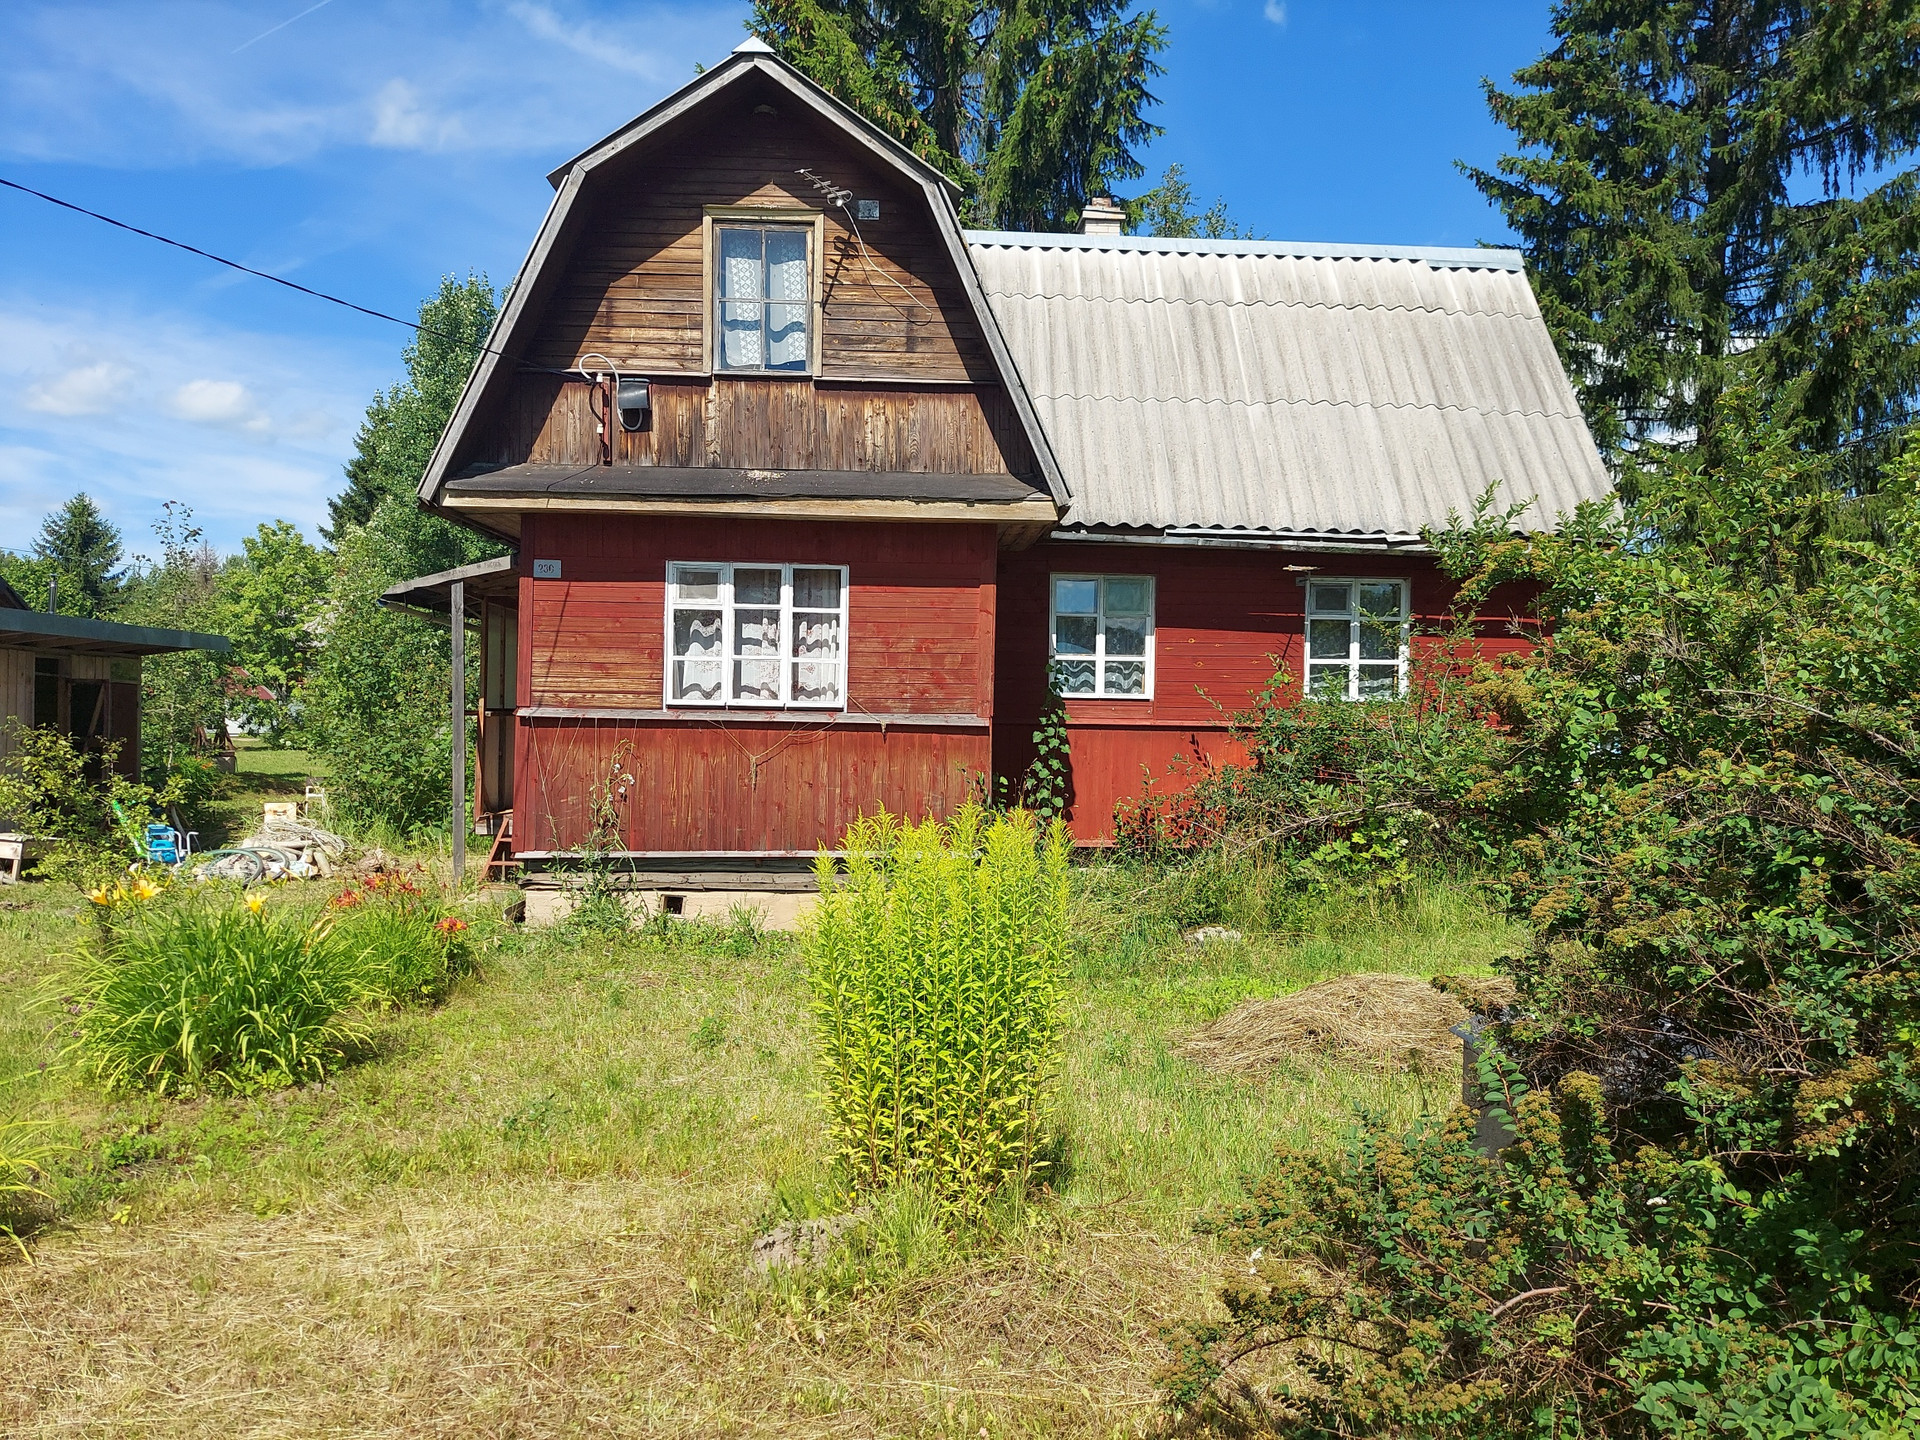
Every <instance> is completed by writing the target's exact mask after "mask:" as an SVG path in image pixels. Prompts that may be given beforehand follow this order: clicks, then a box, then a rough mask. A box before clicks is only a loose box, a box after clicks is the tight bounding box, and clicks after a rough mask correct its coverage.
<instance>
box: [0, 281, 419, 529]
mask: <svg viewBox="0 0 1920 1440" xmlns="http://www.w3.org/2000/svg"><path fill="white" fill-rule="evenodd" d="M383 353H384V354H385V355H387V356H388V357H390V355H391V352H390V351H386V349H385V347H384V346H371V345H370V346H368V347H367V349H366V351H365V352H355V351H351V350H347V349H344V348H343V347H340V346H338V345H336V344H334V343H330V342H326V341H320V340H315V339H312V338H307V339H303V340H302V341H301V342H300V344H299V345H298V346H297V347H289V346H288V344H287V342H286V338H285V337H284V336H276V335H267V334H258V333H253V332H249V331H245V330H238V329H235V328H233V327H230V326H222V325H218V324H210V323H207V322H205V321H203V320H199V319H196V318H193V317H189V316H184V315H181V314H179V313H177V312H171V311H159V310H142V309H137V308H133V309H130V308H126V307H116V306H114V305H112V304H108V303H103V302H101V301H99V300H98V299H89V300H86V301H74V302H71V303H63V301H62V300H61V298H60V297H58V296H50V295H47V294H44V293H36V294H33V295H31V296H27V295H20V294H15V295H8V294H5V293H0V545H11V546H19V545H23V544H25V543H26V539H24V538H20V537H31V536H32V534H33V533H34V532H35V531H36V530H37V529H38V527H39V524H40V520H41V518H42V517H43V516H44V515H45V514H46V513H47V512H48V511H49V510H50V509H52V508H54V507H55V506H57V505H59V504H60V503H61V502H63V501H64V500H65V499H66V498H67V497H68V496H70V495H72V494H74V493H75V492H76V491H79V490H85V491H86V492H87V493H89V494H90V495H92V496H93V497H94V498H95V499H96V500H98V501H99V502H100V504H101V507H102V508H103V509H104V510H105V511H106V513H107V515H108V517H109V518H110V519H112V520H113V521H114V523H115V524H117V525H119V526H120V528H121V530H122V532H123V533H124V534H125V535H126V537H127V542H128V545H129V547H130V548H138V547H139V546H140V545H141V544H143V543H145V542H146V541H147V540H148V538H149V527H150V526H151V525H152V523H153V520H154V519H155V518H156V516H157V515H158V513H159V507H160V504H161V502H162V501H165V500H180V501H184V502H185V503H186V504H188V505H189V506H191V507H192V508H193V511H194V522H195V523H196V524H198V525H201V526H203V527H204V528H205V530H206V533H207V538H208V539H209V540H210V541H211V542H213V544H214V545H215V546H217V547H218V548H220V549H222V550H231V549H234V548H236V547H237V546H238V544H239V541H240V537H241V536H242V535H246V534H250V533H251V532H252V530H253V528H254V526H256V525H258V524H260V523H261V522H262V521H266V520H274V519H283V518H284V519H288V520H292V521H295V522H296V523H298V524H301V525H304V526H308V527H312V526H314V525H316V524H318V523H320V522H322V521H324V519H325V518H326V501H327V496H328V495H330V494H332V493H333V492H335V491H337V490H338V489H339V488H340V485H341V483H342V481H341V476H340V467H341V464H342V462H344V461H345V459H346V458H347V456H348V455H349V454H351V453H352V449H353V433H354V427H355V425H356V424H357V422H358V421H359V419H360V416H361V414H362V413H363V412H364V410H365V407H366V402H367V397H368V396H369V395H370V394H371V393H372V392H373V390H374V389H375V388H376V387H377V386H378V385H380V384H382V383H384V382H386V381H388V380H390V379H391V378H392V377H391V375H390V373H388V372H389V371H390V369H391V359H390V358H388V359H386V360H384V361H383V360H382V359H380V358H377V357H379V356H381V355H382V354H383ZM126 357H138V360H137V363H135V362H134V361H133V360H132V359H130V358H126ZM236 375H238V376H244V377H245V378H244V379H239V378H234V377H235V376H236ZM129 396H131V397H133V398H132V400H129V398H128V397H129ZM101 398H104V399H106V400H108V401H110V402H111V403H107V404H102V403H99V401H100V399H101ZM283 401H284V402H285V403H282V402H283Z"/></svg>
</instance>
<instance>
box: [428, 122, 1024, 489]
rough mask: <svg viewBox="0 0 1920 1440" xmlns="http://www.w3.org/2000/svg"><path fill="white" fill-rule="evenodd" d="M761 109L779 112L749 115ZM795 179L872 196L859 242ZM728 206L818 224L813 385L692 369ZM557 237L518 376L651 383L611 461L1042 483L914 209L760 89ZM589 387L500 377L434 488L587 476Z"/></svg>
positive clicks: (944, 257) (675, 135)
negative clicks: (566, 472)
mask: <svg viewBox="0 0 1920 1440" xmlns="http://www.w3.org/2000/svg"><path fill="white" fill-rule="evenodd" d="M760 104H771V105H773V106H774V107H775V108H776V109H777V110H781V112H782V113H780V114H779V115H777V116H771V117H770V116H766V115H759V114H755V113H754V110H755V106H756V105H760ZM802 168H806V169H810V170H812V171H814V172H815V173H817V174H819V175H821V176H822V177H823V178H825V179H827V180H829V181H831V182H832V183H834V184H836V185H840V186H844V187H846V188H847V189H849V190H850V191H851V192H852V193H853V195H854V196H855V197H856V198H857V199H861V200H877V201H878V202H879V204H880V218H879V219H877V220H868V221H862V222H860V224H859V233H858V235H856V234H855V233H854V227H853V225H852V224H851V223H850V222H849V221H848V219H847V216H846V213H845V211H843V210H840V209H838V208H831V209H829V208H825V202H824V200H823V198H822V196H821V195H820V193H819V192H818V191H816V190H815V189H814V187H813V186H812V185H811V184H809V183H808V181H807V180H806V179H805V178H804V177H803V176H801V175H799V174H798V173H797V172H798V171H799V170H800V169H802ZM742 207H745V208H755V209H766V210H771V211H774V212H787V213H795V212H798V211H802V210H804V211H807V212H809V213H810V214H813V215H817V216H819V217H820V220H819V229H818V247H817V248H818V250H819V252H820V253H816V254H813V255H812V256H811V260H810V263H811V265H812V267H813V271H814V273H815V279H816V282H817V283H816V286H815V289H816V293H817V297H818V306H817V313H815V315H814V336H815V340H816V345H815V363H816V366H817V370H818V374H817V375H806V376H775V377H761V376H739V375H726V374H721V375H718V376H711V377H710V376H709V375H708V366H709V364H710V363H711V360H710V354H709V346H708V332H709V330H710V329H711V328H712V323H713V322H712V316H711V314H710V307H711V297H710V296H709V294H708V285H709V283H710V282H709V277H710V275H711V273H712V267H711V260H710V257H709V256H708V255H707V254H706V249H707V247H708V245H709V244H710V228H709V223H708V218H707V217H708V212H709V211H710V210H713V209H725V208H734V209H737V208H742ZM728 218H731V217H719V218H718V221H717V223H726V220H727V219H728ZM570 223H571V225H572V227H573V230H572V233H573V235H574V238H573V239H571V240H570V242H569V243H567V244H565V245H562V246H561V247H559V248H558V249H557V250H556V251H555V252H554V254H553V255H552V256H551V257H550V258H549V259H548V260H547V261H546V263H545V268H544V271H543V273H542V275H541V276H539V277H537V278H535V279H533V280H531V281H529V282H527V283H530V284H532V285H533V286H534V290H533V292H532V293H533V294H534V295H535V296H536V297H537V298H536V299H535V300H534V302H533V303H534V306H535V309H534V311H533V313H532V314H531V315H530V316H529V321H530V323H531V327H532V328H531V332H530V338H529V339H528V340H527V341H526V343H525V344H524V346H521V345H519V344H516V347H515V353H516V354H517V355H521V356H523V357H524V359H525V360H526V362H527V363H528V364H529V365H530V366H535V367H547V368H549V369H552V370H567V369H571V368H574V367H577V366H580V365H582V364H583V363H584V364H586V365H589V366H592V367H594V368H596V369H600V368H605V366H606V365H607V364H611V365H614V366H618V367H619V368H620V369H621V370H622V371H623V372H626V373H629V374H638V375H643V376H646V377H647V378H648V379H649V380H650V381H651V382H652V402H653V417H652V422H651V424H650V426H649V428H647V429H645V430H640V431H633V432H628V431H625V430H622V429H620V428H619V426H618V424H617V422H616V423H615V424H614V425H613V427H612V428H613V454H612V457H611V458H612V463H614V464H619V465H672V466H695V467H698V466H719V467H723V468H753V469H783V470H865V471H907V472H920V473H936V474H983V475H1009V474H1010V475H1018V476H1020V477H1022V478H1023V479H1028V480H1034V481H1037V479H1038V475H1039V467H1038V463H1037V461H1036V460H1035V458H1034V455H1033V452H1032V449H1031V447H1030V446H1029V445H1028V443H1027V438H1026V434H1025V432H1024V430H1023V429H1022V428H1021V426H1020V424H1019V421H1018V419H1017V416H1016V414H1015V412H1014V409H1013V406H1012V403H1011V401H1010V399H1009V398H1008V396H1007V393H1006V391H1005V388H1004V386H1002V384H1001V383H1000V377H999V375H998V372H997V370H996V369H995V366H994V363H993V360H992V356H991V353H990V351H989V350H988V348H987V345H986V341H985V337H984V336H983V335H982V333H981V330H980V325H979V322H978V320H977V318H976V317H975V315H974V312H973V310H972V308H971V307H970V305H969V304H968V302H967V299H966V293H965V291H964V289H963V287H962V285H961V283H960V278H959V275H958V273H957V272H956V270H955V268H954V261H953V257H952V256H951V255H950V254H949V253H948V251H947V249H946V246H945V243H944V241H943V240H942V239H941V236H940V233H939V230H938V229H937V227H936V226H935V224H934V221H933V218H932V216H931V214H930V213H929V211H928V205H927V199H926V196H925V194H924V193H923V192H922V191H921V190H920V189H919V187H918V186H917V185H914V184H912V183H910V182H908V181H906V180H904V179H903V178H901V177H899V176H898V175H895V174H894V173H892V172H891V171H886V170H882V169H880V168H878V167H876V166H875V165H874V164H873V162H872V161H871V159H870V158H869V157H867V156H866V155H865V154H864V153H863V152H861V151H860V150H859V149H858V148H857V147H855V146H853V145H851V144H850V143H849V142H848V141H847V139H846V137H845V136H844V135H842V134H840V133H839V132H838V131H835V130H833V129H831V128H830V127H828V126H826V125H824V124H822V123H820V122H819V121H818V120H816V119H814V118H813V117H811V116H808V115H805V114H802V113H800V112H798V111H797V110H796V109H795V108H794V106H793V105H792V103H791V101H790V100H787V99H785V98H784V97H783V96H782V95H781V94H780V93H779V92H777V91H775V90H773V89H772V88H770V87H766V86H760V85H752V86H748V87H746V88H745V89H744V90H740V91H735V92H731V93H730V94H729V95H728V96H727V97H726V98H725V99H724V100H722V101H716V102H715V104H714V106H713V107H712V108H711V109H708V110H703V111H702V112H701V113H700V115H699V116H698V117H689V118H688V120H687V121H685V122H684V123H682V124H681V125H680V126H679V127H678V128H677V129H676V130H675V131H674V132H672V133H670V134H667V135H663V136H661V137H659V138H658V139H657V140H656V141H655V142H652V143H650V144H649V145H648V146H647V147H646V148H645V149H644V150H643V151H642V152H639V153H635V154H631V155H629V156H626V157H623V158H622V159H620V160H618V161H613V162H609V163H608V164H607V165H606V166H604V167H603V168H602V169H600V170H597V171H595V172H594V174H593V176H592V177H591V179H590V180H589V182H588V184H587V186H586V188H585V190H584V191H583V193H582V194H581V196H580V198H579V200H578V201H577V202H576V212H575V219H574V221H573V222H570ZM809 231H810V234H811V233H812V231H813V227H811V226H809ZM809 243H810V245H811V244H813V243H814V240H813V239H810V241H809ZM588 357H598V358H593V359H589V358H588ZM594 388H595V387H593V386H591V385H589V384H588V383H587V382H585V381H583V380H579V379H573V380H569V379H566V378H563V377H562V376H560V375H555V374H543V373H540V371H539V370H537V369H528V370H522V371H519V372H518V373H514V374H510V375H507V376H505V377H504V378H503V379H502V380H501V381H500V382H499V383H498V384H496V385H495V386H493V387H491V389H490V392H489V396H488V399H487V402H486V406H485V408H484V409H483V411H482V412H481V414H480V415H479V416H478V417H476V422H475V423H474V424H472V425H470V426H469V427H468V429H467V431H466V434H465V437H464V438H463V439H462V441H461V442H460V446H459V450H458V452H457V454H456V455H455V457H454V459H453V463H452V466H451V469H450V472H449V473H451V474H459V473H460V472H461V471H462V470H464V469H465V468H466V467H467V466H469V465H472V464H475V463H484V464H493V465H517V464H536V465H595V464H599V463H600V462H601V460H602V458H603V456H602V449H601V440H600V436H599V433H598V429H597V422H596V417H595V416H594V414H593V413H592V407H593V405H594V404H595V403H596V401H595V400H594V399H593V398H591V397H592V395H593V392H594Z"/></svg>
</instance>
